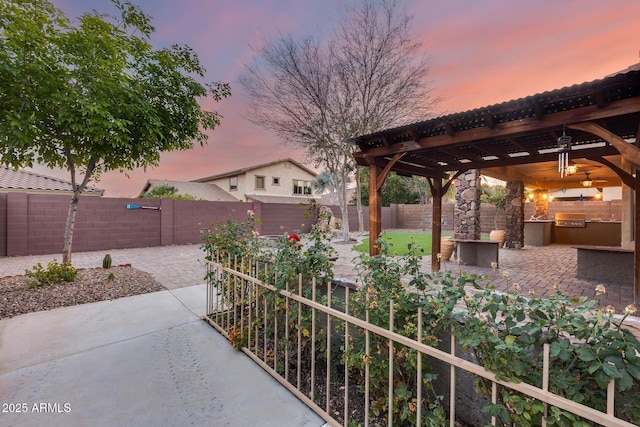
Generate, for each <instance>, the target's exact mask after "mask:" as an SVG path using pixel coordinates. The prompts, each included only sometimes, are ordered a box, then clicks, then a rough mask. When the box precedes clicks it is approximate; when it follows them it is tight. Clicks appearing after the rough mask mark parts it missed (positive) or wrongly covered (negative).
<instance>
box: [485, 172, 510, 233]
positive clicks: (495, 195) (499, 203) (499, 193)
mask: <svg viewBox="0 0 640 427" xmlns="http://www.w3.org/2000/svg"><path fill="white" fill-rule="evenodd" d="M506 191H507V189H506V188H505V186H504V185H489V184H484V183H483V184H482V185H481V186H480V202H481V203H491V204H492V205H493V206H495V207H496V215H495V216H494V220H493V228H494V229H496V228H498V215H497V214H498V210H500V209H504V208H506V207H507V192H506Z"/></svg>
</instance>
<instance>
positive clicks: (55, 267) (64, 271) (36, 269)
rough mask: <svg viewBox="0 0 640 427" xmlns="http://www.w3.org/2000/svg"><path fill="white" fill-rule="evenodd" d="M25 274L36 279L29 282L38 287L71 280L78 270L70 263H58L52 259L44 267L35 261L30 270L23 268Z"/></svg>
mask: <svg viewBox="0 0 640 427" xmlns="http://www.w3.org/2000/svg"><path fill="white" fill-rule="evenodd" d="M25 274H26V275H27V276H29V277H31V278H33V279H36V281H35V282H34V283H32V284H31V286H32V287H39V286H44V285H52V284H55V283H62V282H73V281H74V280H75V278H76V275H77V274H78V270H76V269H75V268H74V267H73V266H72V265H71V264H65V263H59V262H58V261H55V260H53V261H51V262H49V264H47V267H46V268H45V267H43V266H42V264H40V263H37V264H36V265H34V266H33V269H32V270H25Z"/></svg>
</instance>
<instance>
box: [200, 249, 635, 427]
mask: <svg viewBox="0 0 640 427" xmlns="http://www.w3.org/2000/svg"><path fill="white" fill-rule="evenodd" d="M266 271H267V265H265V264H264V263H261V262H259V261H247V260H241V261H238V260H230V259H227V260H222V261H219V262H215V261H207V272H208V285H207V315H206V316H205V320H206V321H207V322H208V323H210V324H211V325H212V326H213V327H214V328H215V329H216V330H218V331H219V332H220V333H221V334H223V335H224V336H225V337H227V338H228V339H229V340H230V342H231V343H232V344H233V345H234V347H236V348H238V349H239V350H241V351H243V352H244V353H245V354H247V355H248V356H249V357H251V358H252V359H253V360H254V361H255V362H256V363H257V364H259V365H260V366H261V367H262V368H264V369H265V370H266V371H267V372H269V373H270V374H271V375H272V376H273V377H274V378H275V379H276V380H278V381H279V382H280V383H281V384H282V385H284V386H285V387H286V388H287V389H289V390H290V391H291V392H292V393H293V394H295V395H296V396H297V397H298V398H299V399H300V400H302V401H303V402H304V403H305V404H307V405H308V406H309V407H310V408H312V409H313V410H314V411H315V412H317V413H318V414H319V415H320V416H321V417H322V418H323V419H324V420H326V422H327V423H329V424H330V425H332V426H341V425H342V426H349V425H364V426H374V425H376V426H377V425H385V424H386V425H388V426H393V425H396V424H397V420H394V414H393V412H394V411H393V408H394V405H397V404H398V400H397V399H398V397H400V398H406V399H410V401H411V402H412V403H413V406H411V404H409V407H410V408H411V410H410V411H409V413H408V414H402V416H403V417H404V416H406V417H407V418H411V419H407V420H406V421H407V424H411V425H426V424H425V422H426V420H425V419H424V417H425V413H428V411H430V410H431V409H432V408H431V407H428V406H427V405H428V401H427V400H426V399H424V398H423V397H424V396H425V394H426V390H424V389H423V379H424V378H425V375H427V374H428V372H429V369H428V368H427V364H429V363H431V362H433V361H439V362H440V363H443V364H445V365H446V366H448V371H449V378H448V381H449V384H446V385H444V386H443V387H441V388H440V389H443V388H444V389H448V390H449V397H448V398H447V399H446V401H448V405H447V408H446V413H447V417H448V420H449V424H450V425H451V426H454V423H455V420H456V418H457V408H456V400H457V399H456V398H455V396H456V395H457V390H456V386H457V382H456V376H457V375H463V374H464V372H467V373H469V374H471V375H472V376H474V377H476V378H477V379H480V380H481V381H484V383H485V384H489V386H488V388H489V389H490V391H491V396H490V399H491V402H492V403H494V404H495V403H496V402H497V399H498V390H499V388H500V387H505V388H508V389H511V390H514V391H516V392H519V393H521V394H522V395H524V396H528V397H530V398H533V399H536V400H538V401H539V402H542V403H543V404H544V407H545V413H546V411H547V410H549V408H551V407H557V408H560V409H562V410H565V411H568V412H570V413H573V414H575V415H576V416H579V417H582V418H583V419H586V420H589V421H590V422H591V423H596V424H599V425H605V426H632V425H633V424H630V423H628V422H626V421H624V420H621V419H619V418H616V416H615V415H614V381H613V380H612V381H611V382H610V384H609V387H608V390H607V408H606V412H601V411H598V410H596V409H593V408H590V407H587V406H584V405H581V404H579V403H576V402H573V401H571V400H568V399H566V398H563V397H561V396H558V395H555V394H553V393H551V392H549V391H548V384H549V373H548V372H549V345H548V344H545V346H544V351H543V353H544V362H543V372H542V387H541V388H540V387H536V386H533V385H530V384H526V383H513V382H509V381H503V380H500V379H499V378H497V377H496V375H495V374H494V373H492V372H490V371H488V370H486V369H485V368H483V367H482V366H480V365H477V364H475V363H473V362H472V361H470V360H468V358H463V357H460V355H458V354H457V353H456V341H455V338H454V336H453V335H451V337H450V343H451V345H450V349H449V350H448V351H443V350H441V349H438V348H435V347H431V346H429V345H426V344H424V343H423V342H424V340H423V338H424V337H423V335H422V334H423V332H422V327H421V325H422V312H421V311H419V312H418V313H417V316H418V321H417V328H418V329H417V336H416V337H415V338H411V337H407V336H403V335H401V334H399V333H397V332H395V330H396V328H394V323H395V319H394V301H393V300H391V301H389V311H388V313H389V322H388V324H389V327H388V329H387V328H382V327H380V326H377V325H375V324H373V323H372V322H371V321H370V319H369V315H368V312H367V314H366V315H365V316H363V317H362V318H360V317H355V316H352V315H351V313H350V301H351V297H352V296H353V293H354V292H366V290H360V291H353V290H352V289H351V288H350V287H349V286H341V285H340V284H337V285H336V283H332V284H330V285H327V284H326V283H316V281H315V280H314V281H313V283H311V284H310V286H309V284H305V283H303V280H302V277H301V276H300V277H299V279H298V281H297V283H292V284H288V285H287V286H286V287H285V289H281V290H277V289H276V288H275V287H274V286H272V285H270V284H268V283H264V281H263V280H261V279H260V277H263V275H262V273H265V272H266ZM336 293H339V295H338V298H335V297H336ZM336 301H338V304H336ZM355 334H359V335H360V336H363V337H364V342H365V348H364V355H363V356H362V357H363V358H376V359H377V360H381V359H384V361H385V365H388V371H387V372H386V375H385V376H386V382H387V384H386V390H383V394H385V395H386V400H387V401H386V402H380V401H379V400H378V401H376V403H375V404H376V405H377V407H378V408H382V409H383V410H382V411H372V409H373V407H372V405H373V402H372V399H373V397H372V396H373V394H374V393H375V394H376V395H377V396H380V390H374V389H373V386H372V383H373V382H374V380H376V381H375V382H376V383H379V381H378V380H379V378H378V377H373V375H374V373H372V372H370V370H369V364H368V363H365V364H364V369H363V370H354V369H352V368H351V366H352V364H350V363H348V362H349V357H350V356H349V351H348V349H349V346H350V343H351V342H352V337H353V336H354V335H355ZM374 342H376V343H380V342H384V343H386V349H388V351H387V352H384V351H383V352H381V351H380V348H381V347H380V346H377V347H376V346H374V345H373V343H374ZM398 348H402V349H406V350H408V352H409V353H410V354H411V355H412V356H411V357H415V367H416V369H415V373H414V374H415V389H414V390H410V391H409V392H408V393H407V394H406V395H404V397H403V396H402V395H400V396H398V392H397V390H394V375H398V374H397V371H396V369H394V368H395V365H396V364H397V363H398V361H397V360H395V359H397V357H398V356H397V355H398V354H399V353H398V351H397V350H398ZM409 353H406V352H405V354H409ZM465 375H466V374H465ZM436 381H439V380H436ZM441 386H442V385H441ZM458 396H459V394H458ZM372 414H373V415H372ZM396 416H397V414H396ZM490 421H491V424H492V425H496V422H497V421H496V418H495V417H491V418H490ZM542 423H543V424H542V425H546V423H545V421H544V419H543V421H542Z"/></svg>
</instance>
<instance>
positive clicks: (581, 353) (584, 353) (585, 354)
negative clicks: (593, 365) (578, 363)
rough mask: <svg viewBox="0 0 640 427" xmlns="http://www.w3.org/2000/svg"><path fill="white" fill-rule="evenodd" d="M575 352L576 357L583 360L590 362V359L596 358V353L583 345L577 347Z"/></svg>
mask: <svg viewBox="0 0 640 427" xmlns="http://www.w3.org/2000/svg"><path fill="white" fill-rule="evenodd" d="M576 353H577V354H578V358H579V359H580V360H582V361H583V362H591V361H592V360H595V359H596V355H595V354H594V353H593V352H591V351H590V350H589V349H587V348H584V347H580V348H578V349H577V350H576Z"/></svg>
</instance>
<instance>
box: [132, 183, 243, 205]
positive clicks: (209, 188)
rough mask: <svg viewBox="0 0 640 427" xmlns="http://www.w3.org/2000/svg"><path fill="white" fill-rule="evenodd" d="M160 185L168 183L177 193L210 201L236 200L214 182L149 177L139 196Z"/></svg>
mask: <svg viewBox="0 0 640 427" xmlns="http://www.w3.org/2000/svg"><path fill="white" fill-rule="evenodd" d="M160 185H170V186H172V187H175V188H176V190H178V194H190V195H192V196H193V197H195V198H196V199H201V200H208V201H210V202H237V201H238V198H236V197H234V196H233V195H231V194H229V193H227V192H226V191H224V190H223V189H222V188H220V187H218V186H217V185H215V184H203V183H200V182H185V181H168V180H166V179H150V180H148V181H147V183H146V184H145V185H144V188H143V189H142V191H141V192H140V195H139V196H138V197H140V196H142V194H144V193H146V192H147V191H151V190H152V189H153V188H155V187H158V186H160Z"/></svg>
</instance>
